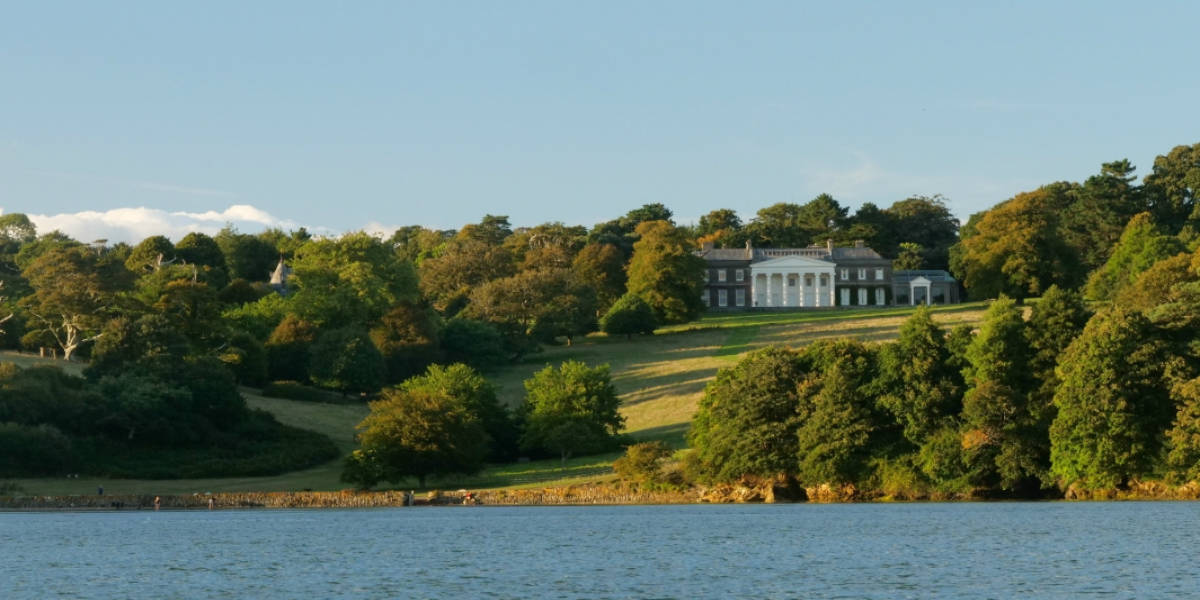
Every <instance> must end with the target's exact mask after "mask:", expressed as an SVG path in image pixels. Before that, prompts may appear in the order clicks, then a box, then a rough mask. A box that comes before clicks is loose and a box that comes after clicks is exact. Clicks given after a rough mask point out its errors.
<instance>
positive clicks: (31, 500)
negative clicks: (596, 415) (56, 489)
mask: <svg viewBox="0 0 1200 600" xmlns="http://www.w3.org/2000/svg"><path fill="white" fill-rule="evenodd" d="M156 498H157V499H158V507H159V508H160V509H162V510H205V509H207V508H209V500H210V499H211V500H212V507H213V508H214V509H230V508H385V507H399V506H450V505H461V504H482V505H498V506H562V505H587V504H612V505H616V504H699V503H772V502H805V501H808V502H863V501H866V502H870V501H877V500H881V499H887V498H886V497H883V496H880V495H879V494H878V493H869V492H868V493H864V491H863V490H858V489H855V488H854V487H853V486H842V487H830V486H817V487H812V488H807V489H806V488H796V487H795V486H789V485H787V483H786V482H785V481H783V480H781V479H780V480H769V479H768V480H749V479H747V480H743V481H739V482H736V483H730V484H721V485H714V486H709V487H699V488H689V489H683V490H672V491H661V490H660V491H651V490H638V489H631V488H627V487H623V486H615V485H573V486H569V487H559V488H532V489H516V490H484V491H468V490H457V491H438V490H435V491H431V492H428V493H424V494H417V495H415V497H413V498H412V499H411V502H410V500H409V494H408V492H404V491H399V490H391V491H379V492H374V491H357V490H342V491H337V492H224V493H216V494H187V495H163V496H153V495H146V494H137V495H132V494H131V495H121V494H117V495H104V496H0V510H28V511H37V510H154V509H155V499H156ZM1065 498H1066V499H1067V500H1200V482H1195V481H1193V482H1191V483H1187V484H1184V485H1179V486H1169V485H1166V484H1163V483H1161V482H1154V481H1151V482H1133V483H1131V484H1130V485H1129V487H1128V489H1124V490H1101V491H1082V490H1075V489H1069V490H1067V493H1066V494H1065ZM945 499H950V498H945Z"/></svg>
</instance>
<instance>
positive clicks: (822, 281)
mask: <svg viewBox="0 0 1200 600" xmlns="http://www.w3.org/2000/svg"><path fill="white" fill-rule="evenodd" d="M827 285H829V277H826V276H824V275H822V276H821V277H820V278H819V281H817V286H818V287H825V286H827Z"/></svg>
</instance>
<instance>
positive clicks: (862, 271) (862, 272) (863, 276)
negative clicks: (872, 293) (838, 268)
mask: <svg viewBox="0 0 1200 600" xmlns="http://www.w3.org/2000/svg"><path fill="white" fill-rule="evenodd" d="M858 280H859V281H866V280H867V269H866V268H865V267H859V268H858Z"/></svg>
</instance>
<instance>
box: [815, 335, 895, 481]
mask: <svg viewBox="0 0 1200 600" xmlns="http://www.w3.org/2000/svg"><path fill="white" fill-rule="evenodd" d="M806 354H809V355H814V363H815V365H816V367H817V369H819V370H820V375H819V378H820V383H819V384H818V385H819V387H818V388H815V389H813V388H810V389H813V391H815V394H813V395H812V397H811V398H810V399H809V400H808V401H807V402H804V401H802V402H801V406H802V407H803V406H805V405H808V406H807V408H808V410H807V412H806V414H805V413H802V414H801V415H800V416H801V422H800V425H799V427H798V428H797V431H796V437H797V450H796V456H797V458H798V459H799V462H798V468H797V471H796V473H797V477H798V479H799V480H800V482H801V483H803V484H806V485H817V484H822V483H828V484H846V483H855V482H861V481H863V480H865V479H866V478H867V476H868V475H869V473H870V463H871V458H872V455H873V454H874V450H875V448H873V444H872V439H871V438H872V436H873V434H874V433H875V432H877V431H878V430H879V429H880V423H879V422H878V421H879V419H878V418H877V415H876V414H875V411H874V403H875V396H876V392H875V391H874V390H873V389H872V387H873V383H874V381H875V380H876V378H877V377H878V369H877V366H876V364H875V356H874V352H873V351H871V350H870V349H869V348H867V347H866V346H864V345H863V344H862V343H860V342H855V341H850V340H842V341H836V342H818V343H816V344H814V345H812V346H810V347H809V348H808V349H807V350H806ZM801 386H802V387H808V386H807V385H805V384H801Z"/></svg>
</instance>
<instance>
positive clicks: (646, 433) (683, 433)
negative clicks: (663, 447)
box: [629, 423, 692, 450]
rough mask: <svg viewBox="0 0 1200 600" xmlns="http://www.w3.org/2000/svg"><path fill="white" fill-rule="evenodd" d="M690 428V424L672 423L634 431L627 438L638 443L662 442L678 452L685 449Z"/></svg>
mask: <svg viewBox="0 0 1200 600" xmlns="http://www.w3.org/2000/svg"><path fill="white" fill-rule="evenodd" d="M691 427H692V425H691V423H672V424H670V425H660V426H658V427H650V428H648V429H641V430H638V431H634V432H632V433H630V434H629V437H631V438H633V439H634V440H636V441H639V442H664V443H666V444H667V445H668V446H670V447H672V448H674V449H676V450H679V449H681V448H687V434H688V430H690V429H691Z"/></svg>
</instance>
